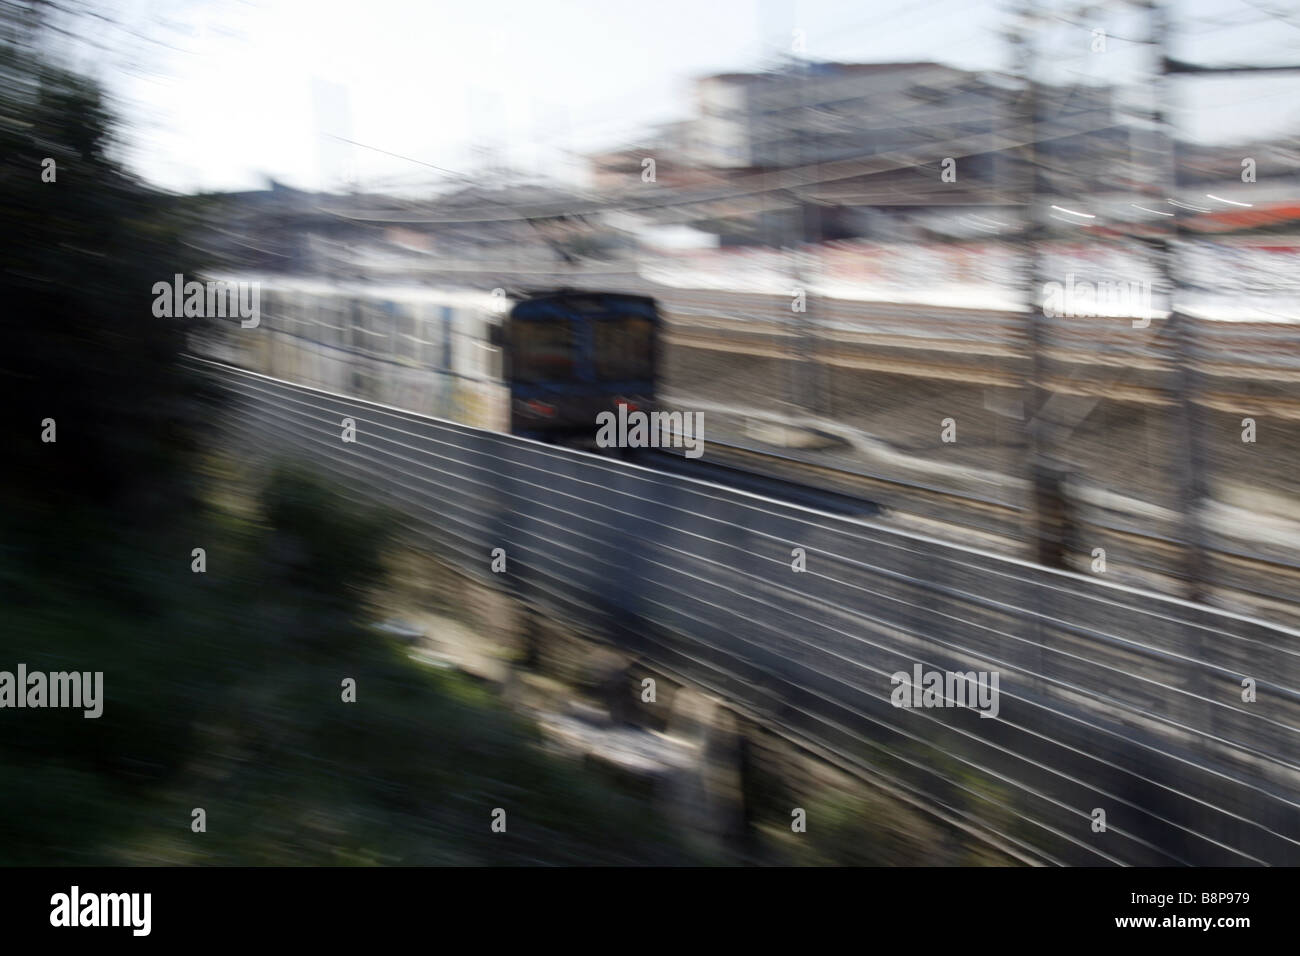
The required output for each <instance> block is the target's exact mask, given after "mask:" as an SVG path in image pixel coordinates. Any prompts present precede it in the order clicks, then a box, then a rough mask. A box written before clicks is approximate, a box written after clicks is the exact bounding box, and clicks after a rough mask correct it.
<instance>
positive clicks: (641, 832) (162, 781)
mask: <svg viewBox="0 0 1300 956" xmlns="http://www.w3.org/2000/svg"><path fill="white" fill-rule="evenodd" d="M261 502H262V508H261V512H262V514H263V515H265V519H264V520H263V519H258V518H255V517H249V516H242V517H241V516H235V515H232V514H229V513H223V514H221V515H220V516H214V520H212V521H211V522H210V523H209V524H208V525H207V527H206V529H205V537H204V539H203V540H204V541H205V543H206V544H207V546H208V547H207V559H208V571H207V573H205V574H194V573H192V572H191V570H190V564H189V555H188V552H183V553H180V554H170V555H164V554H158V553H150V552H148V551H142V550H140V549H138V547H137V545H136V542H133V541H126V540H118V541H117V542H116V543H115V544H114V545H112V547H111V549H110V550H111V552H112V558H113V560H114V561H115V562H116V563H117V565H118V566H119V568H121V569H122V574H123V575H124V576H125V577H127V578H129V579H131V580H132V582H133V583H134V584H135V586H137V587H139V588H142V589H146V588H155V589H158V591H159V592H160V593H161V595H162V596H161V597H159V599H158V602H157V603H156V604H155V605H154V606H153V607H151V608H150V610H149V611H148V612H147V613H138V612H137V613H133V612H131V611H129V610H127V609H124V608H122V607H121V606H120V605H119V604H116V603H114V602H112V601H110V600H107V599H102V600H98V601H97V600H94V599H83V600H78V601H77V602H76V603H69V602H67V601H65V600H64V599H63V596H62V594H61V593H60V592H59V591H58V590H57V589H52V588H50V587H49V582H48V580H46V579H45V577H44V575H43V574H41V573H40V572H33V571H32V570H31V569H29V568H25V567H21V566H16V565H14V564H13V563H12V561H11V560H5V559H0V577H3V578H4V579H6V580H9V581H11V582H12V581H15V580H17V581H19V582H20V583H21V586H22V587H23V589H24V590H25V591H26V593H28V594H31V595H40V597H38V598H34V599H32V600H29V601H27V602H26V603H25V604H24V605H23V606H21V607H17V608H15V609H14V610H15V613H14V614H12V615H11V617H10V620H9V622H8V629H7V640H6V642H5V643H6V662H7V663H6V665H5V666H8V667H12V666H13V664H12V662H13V661H23V662H25V663H27V665H28V667H29V668H31V669H33V670H35V669H47V670H54V669H60V668H67V667H77V668H85V667H89V666H92V665H91V664H90V663H89V662H94V664H93V667H94V669H102V670H103V671H104V687H105V697H106V702H105V704H104V713H103V716H102V717H100V718H98V719H95V720H86V719H85V718H83V716H82V714H81V712H80V711H67V710H33V711H25V712H21V713H19V712H10V713H9V715H8V718H7V719H8V720H10V721H14V720H15V719H19V718H20V719H21V724H22V729H23V732H22V733H21V734H6V735H5V736H4V737H3V738H0V848H2V849H0V864H10V865H13V864H17V865H30V864H71V863H81V864H115V863H117V864H120V863H152V864H169V863H219V864H268V865H269V864H290V863H292V864H322V865H325V864H363V863H372V864H383V863H390V864H391V863H401V864H441V863H461V864H484V863H514V864H528V863H552V864H561V863H571V864H580V863H582V864H601V863H604V864H610V863H613V864H619V863H690V862H696V861H697V858H696V857H694V856H693V855H691V853H690V851H689V850H687V849H686V848H684V847H683V846H682V845H681V844H680V843H679V841H678V839H677V838H676V837H675V836H673V835H672V834H670V833H669V830H668V827H667V825H666V824H664V823H662V822H661V821H660V819H659V818H658V817H657V816H656V815H655V814H654V813H653V812H650V810H649V808H648V806H647V803H646V801H645V799H644V798H643V797H639V796H636V795H635V794H633V793H631V792H628V791H626V790H624V789H620V788H617V787H615V786H612V785H611V784H609V783H607V782H605V781H602V780H600V779H595V778H593V777H592V776H591V775H590V774H587V773H585V772H584V771H583V770H582V768H581V766H580V764H579V763H577V762H576V761H570V760H564V759H561V758H557V757H554V756H550V755H547V754H545V753H544V752H543V750H542V748H541V747H540V746H539V744H540V737H539V734H538V731H537V729H536V728H535V727H534V726H533V725H531V724H529V723H527V722H525V721H524V720H522V719H521V718H519V717H518V716H516V715H514V714H512V713H511V712H510V711H508V710H507V709H506V708H505V707H504V706H503V705H502V704H501V703H500V702H499V701H498V700H497V699H496V698H495V697H494V696H493V695H492V694H491V693H490V692H489V691H488V690H487V689H485V688H484V687H482V686H480V685H479V684H477V683H475V682H474V681H473V680H471V679H470V678H467V677H463V676H460V675H457V674H453V673H449V672H446V671H441V670H437V669H434V668H430V667H427V666H425V665H422V664H419V663H417V662H416V661H414V660H413V659H411V658H410V657H409V656H408V655H407V651H406V648H405V647H404V646H403V645H401V644H399V643H397V642H395V641H394V640H392V639H390V638H387V637H382V636H380V635H379V633H378V632H376V631H375V630H373V629H371V628H367V627H365V626H363V625H362V624H361V623H360V622H361V620H362V619H363V618H364V617H365V616H366V613H367V609H366V607H365V604H364V599H363V593H364V587H365V585H367V584H376V583H377V581H378V569H379V568H380V567H381V553H382V549H383V548H385V547H386V545H387V543H388V541H389V534H390V532H391V531H392V529H393V527H394V525H393V522H392V519H391V516H386V515H384V514H382V513H379V512H373V511H358V510H357V509H356V508H355V507H354V506H352V505H351V504H350V503H349V502H347V501H346V500H345V499H344V498H342V497H341V496H340V495H339V494H338V493H337V492H335V491H333V490H332V489H330V488H328V487H327V486H325V485H323V484H322V483H320V482H319V481H318V480H317V479H315V478H314V477H312V476H311V475H310V474H308V473H306V472H304V471H302V470H301V469H299V468H296V467H289V468H282V469H276V470H275V471H274V472H273V473H272V475H271V477H270V480H269V481H268V482H267V485H266V488H265V490H264V492H263V494H262V497H261ZM216 518H219V520H215V519H216ZM5 557H6V558H8V557H9V556H8V555H6V556H5ZM345 565H346V566H345ZM349 569H360V570H359V571H358V572H357V573H355V574H354V573H352V571H351V570H349ZM335 589H338V590H337V591H335ZM10 655H12V657H10ZM345 678H352V679H354V680H355V681H356V687H357V699H356V702H355V703H345V702H344V701H343V700H342V682H343V680H344V679H345ZM194 807H203V808H204V809H205V811H206V813H207V824H208V831H207V832H206V833H203V834H195V833H192V832H191V830H190V820H191V816H190V814H191V810H192V809H193V808H194ZM496 807H501V808H504V809H505V810H506V812H507V826H508V829H507V832H506V833H505V834H496V833H493V832H492V831H491V829H490V822H491V811H492V810H493V809H494V808H496Z"/></svg>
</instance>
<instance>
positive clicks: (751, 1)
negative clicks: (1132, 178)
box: [79, 0, 1300, 190]
mask: <svg viewBox="0 0 1300 956" xmlns="http://www.w3.org/2000/svg"><path fill="white" fill-rule="evenodd" d="M1042 5H1044V6H1047V7H1049V8H1050V9H1052V10H1055V11H1062V12H1059V13H1058V15H1057V17H1054V18H1053V19H1051V20H1050V21H1049V23H1050V26H1049V27H1045V28H1043V29H1040V30H1039V31H1037V33H1036V34H1035V35H1036V37H1037V40H1038V42H1039V43H1040V45H1041V46H1042V48H1043V49H1044V53H1045V56H1044V57H1043V60H1042V62H1043V64H1044V71H1045V72H1044V78H1045V79H1051V80H1056V81H1080V80H1081V81H1092V82H1096V81H1099V80H1102V79H1108V80H1110V81H1113V82H1116V83H1120V84H1123V83H1126V82H1130V81H1131V80H1132V79H1133V78H1134V77H1135V76H1136V75H1137V74H1136V72H1135V71H1137V70H1139V69H1140V68H1141V66H1142V63H1143V60H1142V58H1143V57H1145V56H1149V53H1150V48H1149V47H1146V46H1144V45H1142V44H1140V43H1134V42H1130V40H1133V39H1140V38H1143V37H1144V36H1145V25H1144V21H1143V20H1142V19H1140V17H1138V16H1137V14H1135V13H1133V12H1132V11H1131V8H1127V7H1126V5H1125V4H1123V3H1119V2H1112V3H1106V4H1080V3H1077V2H1070V3H1067V2H1064V0H1044V2H1043V3H1042ZM1010 6H1011V5H1010V4H1009V3H1005V2H1002V0H888V2H878V0H816V2H813V0H802V2H800V0H466V2H457V3H452V2H447V0H365V2H355V0H354V2H340V0H315V2H313V0H117V2H116V3H111V4H110V5H109V9H108V10H107V11H106V12H107V13H108V15H109V16H110V17H112V18H113V19H114V20H115V21H116V25H115V26H109V27H103V28H101V27H95V28H94V29H95V34H94V36H95V41H96V43H97V45H99V46H101V47H106V48H107V50H108V53H107V54H105V53H104V52H103V51H102V50H101V51H100V52H98V53H93V54H92V53H87V52H84V51H83V53H82V55H81V56H80V58H79V63H80V65H81V66H82V67H84V68H87V69H89V70H91V71H92V72H94V73H96V74H97V75H98V76H99V77H100V78H101V79H102V80H103V81H104V82H105V83H106V84H107V85H108V87H109V90H110V92H111V93H112V94H113V96H114V98H115V99H116V101H117V104H118V106H119V107H120V109H121V110H122V112H123V114H124V118H125V120H126V128H125V130H124V132H125V134H126V138H127V141H128V143H129V145H130V147H131V149H130V153H129V161H130V162H131V164H132V165H133V166H134V167H135V168H136V169H137V170H138V171H139V172H140V173H141V174H143V175H144V176H145V177H146V178H148V179H150V180H152V181H153V182H155V183H157V184H159V185H161V186H164V187H168V188H172V189H177V190H192V189H196V188H206V189H230V188H250V187H258V186H262V185H264V184H265V181H266V177H268V176H271V177H274V178H276V179H279V180H281V181H284V182H287V183H289V184H291V185H294V186H299V187H303V188H323V187H336V186H340V185H342V184H343V183H344V182H346V181H348V180H350V179H352V178H354V177H355V178H356V179H358V180H359V181H360V183H361V184H363V185H365V186H370V187H385V186H387V187H399V186H410V185H413V184H418V183H430V182H435V181H443V180H445V179H446V176H445V175H444V174H442V173H439V172H438V171H437V170H434V169H430V168H427V167H425V166H421V165H419V164H417V163H413V162H410V161H408V160H404V159H398V158H394V157H391V156H386V155H384V154H382V153H380V152H375V151H373V150H366V149H361V148H358V147H355V146H347V145H345V144H341V143H339V142H338V141H337V140H335V139H331V138H330V135H329V134H333V135H334V136H342V137H345V138H348V139H352V140H356V141H358V142H361V143H366V144H369V145H372V146H375V147H378V148H379V149H382V150H387V151H389V152H392V153H397V154H400V155H401V156H405V157H411V158H414V159H418V160H421V161H423V162H425V163H432V164H435V165H437V166H442V167H446V168H448V169H451V170H455V171H461V172H472V171H474V170H476V169H478V168H480V167H481V166H482V164H483V162H484V159H485V156H486V155H487V153H486V152H485V150H490V151H492V152H493V154H494V155H495V156H496V157H497V158H498V160H499V161H500V160H503V161H505V162H508V163H509V164H511V165H513V166H514V167H516V168H519V169H522V170H524V171H528V172H541V173H546V174H550V175H561V176H564V175H571V174H572V172H573V170H574V169H575V168H576V163H575V160H574V158H573V157H574V153H575V152H581V151H586V150H592V149H597V148H601V147H606V146H614V145H618V144H619V143H620V142H621V141H623V140H625V139H627V140H631V139H635V137H636V134H637V132H638V131H643V130H645V129H646V128H647V126H649V125H650V124H652V123H655V122H660V121H665V120H670V119H678V118H685V117H687V116H689V115H691V113H692V110H693V102H692V88H691V81H692V79H693V78H694V77H698V76H702V75H706V74H708V73H712V72H721V71H730V70H749V69H755V68H758V67H760V66H761V65H762V64H763V62H764V61H765V60H770V58H771V57H772V56H773V55H774V54H776V53H778V52H785V51H787V50H788V49H789V48H790V43H791V37H792V31H793V30H795V29H799V30H802V31H804V35H805V37H806V48H807V55H808V56H809V57H811V58H814V59H822V60H840V61H845V62H850V61H852V62H880V61H897V60H922V59H923V60H936V61H939V62H942V63H947V64H949V65H952V66H957V67H964V68H971V69H1006V68H1008V67H1009V66H1010V63H1011V61H1010V59H1009V51H1010V48H1009V46H1008V44H1007V42H1006V40H1005V39H1004V38H1003V37H1002V36H1001V35H1000V34H1001V30H1002V28H1003V27H1004V26H1005V25H1006V24H1007V23H1008V20H1009V12H1008V11H1009V9H1010ZM1172 7H1173V14H1172V19H1173V21H1174V23H1175V25H1176V26H1177V27H1178V33H1177V36H1178V37H1179V38H1180V39H1179V46H1178V48H1177V50H1176V52H1177V54H1178V55H1180V56H1182V57H1184V58H1187V59H1194V60H1198V61H1202V62H1218V63H1226V62H1248V63H1264V62H1268V63H1276V62H1291V63H1297V64H1300V4H1297V3H1296V2H1295V0H1290V2H1283V0H1175V2H1174V3H1173V4H1172ZM1080 11H1083V12H1080ZM1098 11H1100V12H1098ZM1267 11H1282V12H1283V14H1284V16H1285V17H1286V18H1285V19H1284V18H1281V17H1273V16H1270V15H1269V13H1268V12H1267ZM1062 18H1063V19H1062ZM1068 21H1074V22H1068ZM1233 24H1240V25H1238V26H1233ZM1097 28H1101V29H1105V30H1106V31H1107V34H1108V36H1107V44H1106V52H1105V53H1104V54H1100V55H1099V54H1095V53H1093V52H1092V50H1091V44H1092V39H1093V37H1092V30H1093V29H1097ZM1177 96H1178V103H1179V105H1180V106H1181V107H1183V108H1182V109H1180V110H1179V112H1178V114H1177V115H1178V119H1179V122H1180V125H1181V126H1182V128H1183V129H1185V130H1187V131H1189V132H1190V133H1191V134H1192V135H1193V136H1195V137H1197V138H1200V139H1208V140H1210V141H1219V142H1223V141H1230V140H1235V139H1242V138H1248V139H1259V138H1273V137H1282V136H1285V135H1288V134H1289V136H1290V139H1291V141H1292V142H1293V143H1294V142H1295V141H1296V133H1297V131H1300V74H1295V75H1287V76H1284V77H1275V78H1267V79H1256V78H1249V79H1245V78H1231V79H1221V80H1215V81H1212V82H1200V81H1197V82H1196V83H1194V84H1193V83H1189V82H1188V81H1179V86H1178V90H1177Z"/></svg>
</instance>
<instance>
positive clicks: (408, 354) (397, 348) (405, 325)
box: [393, 304, 418, 359]
mask: <svg viewBox="0 0 1300 956" xmlns="http://www.w3.org/2000/svg"><path fill="white" fill-rule="evenodd" d="M415 328H416V325H415V316H414V314H413V313H412V311H411V307H410V306H409V305H401V304H397V305H394V306H393V354H394V355H396V356H399V357H401V358H407V359H416V358H417V357H418V355H417V348H418V346H417V342H418V340H417V339H416V335H415Z"/></svg>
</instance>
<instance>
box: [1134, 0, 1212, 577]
mask: <svg viewBox="0 0 1300 956" xmlns="http://www.w3.org/2000/svg"><path fill="white" fill-rule="evenodd" d="M1147 13H1148V17H1149V20H1150V31H1151V46H1152V49H1153V50H1154V51H1155V55H1156V58H1157V64H1158V66H1157V70H1158V72H1157V74H1156V83H1155V104H1154V108H1153V113H1152V119H1153V121H1154V126H1155V132H1156V136H1157V137H1158V142H1160V143H1161V145H1162V146H1163V147H1164V153H1165V155H1164V157H1163V158H1164V159H1166V160H1167V163H1166V165H1165V169H1166V171H1167V174H1168V190H1169V193H1170V194H1171V195H1174V196H1176V195H1177V194H1178V135H1177V129H1176V128H1175V126H1174V123H1173V120H1172V110H1173V84H1172V82H1171V79H1172V78H1171V75H1170V70H1169V65H1170V59H1169V16H1168V11H1167V9H1166V8H1165V5H1164V3H1163V2H1162V0H1148V2H1147ZM1148 186H1149V187H1150V189H1151V191H1152V193H1153V195H1152V199H1153V200H1156V201H1159V197H1158V196H1156V195H1154V193H1156V192H1159V188H1158V183H1157V182H1156V180H1155V178H1154V177H1152V178H1151V179H1149V180H1148ZM1172 208H1173V216H1172V217H1171V218H1170V219H1169V223H1168V229H1167V230H1166V232H1165V235H1164V236H1163V237H1162V238H1161V239H1160V240H1159V241H1158V242H1157V243H1156V265H1157V270H1158V271H1157V274H1158V275H1159V277H1160V282H1161V285H1162V286H1163V287H1164V289H1165V290H1166V291H1167V293H1168V296H1169V318H1168V319H1167V320H1166V325H1165V328H1166V331H1167V333H1168V336H1169V341H1171V342H1172V343H1173V349H1174V391H1175V394H1176V396H1177V406H1176V407H1177V413H1176V414H1177V425H1176V428H1175V436H1176V442H1175V447H1176V449H1177V450H1176V452H1175V455H1174V461H1175V463H1176V464H1175V471H1176V475H1175V480H1176V482H1177V488H1178V510H1179V514H1180V523H1181V532H1182V537H1183V576H1184V580H1185V587H1186V596H1187V599H1188V600H1189V601H1197V602H1200V601H1202V600H1203V599H1204V597H1205V570H1206V569H1205V527H1204V522H1203V520H1202V515H1201V503H1202V501H1204V499H1205V493H1206V485H1205V450H1204V446H1203V436H1204V422H1203V420H1202V418H1203V416H1202V414H1201V408H1200V406H1199V405H1198V404H1197V402H1196V397H1197V394H1198V393H1199V390H1200V382H1199V375H1198V373H1197V369H1196V362H1197V360H1198V354H1197V352H1198V350H1197V347H1196V324H1195V321H1194V320H1193V319H1192V318H1190V317H1189V316H1187V315H1185V314H1183V313H1182V312H1180V311H1179V310H1178V287H1179V281H1180V276H1179V269H1178V254H1179V250H1180V248H1181V244H1182V242H1183V236H1184V232H1185V227H1184V224H1183V217H1184V215H1185V213H1184V211H1183V207H1182V206H1179V205H1174V206H1173V207H1172Z"/></svg>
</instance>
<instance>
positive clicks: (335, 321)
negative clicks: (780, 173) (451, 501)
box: [191, 277, 660, 447]
mask: <svg viewBox="0 0 1300 956" xmlns="http://www.w3.org/2000/svg"><path fill="white" fill-rule="evenodd" d="M223 281H225V282H228V283H233V282H241V281H242V282H255V283H256V285H257V288H258V289H259V309H260V314H259V316H258V319H257V322H256V325H254V326H252V327H245V326H244V325H242V324H241V323H240V321H239V320H238V319H215V320H210V321H208V322H207V323H205V324H204V325H201V326H199V327H196V330H195V334H194V335H193V336H192V339H191V350H192V351H194V352H195V353H196V354H199V355H202V356H204V357H208V358H212V359H215V360H218V361H223V362H227V363H229V364H232V365H237V366H240V367H242V368H246V369H249V370H250V371H255V372H261V373H262V374H265V375H270V376H273V377H275V378H282V379H286V380H289V381H293V382H299V383H301V384H304V385H311V386H314V387H317V388H322V389H326V390H328V391H333V392H340V393H342V394H347V395H355V396H356V397H358V398H364V399H369V400H371V401H376V402H382V403H384V404H387V405H392V406H395V407H397V408H403V409H408V410H410V411H414V412H419V413H421V414H425V415H432V416H435V417H438V418H446V419H450V420H452V421H457V422H461V423H463V424H467V425H473V426H475V427H479V428H487V429H491V430H494V431H503V432H509V433H511V434H516V435H523V436H527V437H531V438H536V439H541V440H545V441H554V442H560V443H565V444H574V445H579V446H585V447H591V446H592V445H593V444H594V436H595V431H596V424H595V423H596V416H597V415H598V414H599V413H600V412H601V411H605V410H610V411H614V410H616V409H617V406H618V405H620V404H624V405H627V406H629V411H636V410H642V411H647V412H648V411H651V410H652V409H653V407H654V402H655V387H654V383H655V374H656V371H657V354H658V338H659V326H660V319H659V312H658V309H657V307H656V305H655V302H654V300H653V299H651V298H648V297H646V296H639V295H629V294H624V293H616V292H592V291H586V290H573V289H553V290H541V291H530V292H518V293H514V294H508V293H504V290H496V292H495V293H493V294H489V293H485V292H476V291H466V290H453V289H435V288H429V287H423V286H379V285H370V284H367V283H330V282H325V281H321V280H312V279H303V278H291V277H274V278H266V277H262V278H252V277H246V278H226V279H224V280H223Z"/></svg>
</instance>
